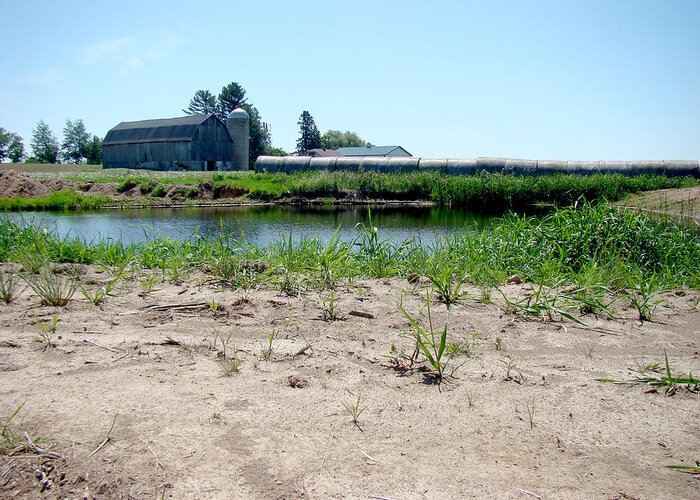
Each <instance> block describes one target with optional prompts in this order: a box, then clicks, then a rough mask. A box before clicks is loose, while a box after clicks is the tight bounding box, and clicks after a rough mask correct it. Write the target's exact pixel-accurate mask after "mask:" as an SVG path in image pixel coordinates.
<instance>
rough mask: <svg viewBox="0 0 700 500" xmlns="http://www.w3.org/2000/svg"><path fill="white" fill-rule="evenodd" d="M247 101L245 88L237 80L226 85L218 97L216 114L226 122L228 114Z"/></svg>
mask: <svg viewBox="0 0 700 500" xmlns="http://www.w3.org/2000/svg"><path fill="white" fill-rule="evenodd" d="M245 102H246V97H245V89H244V88H243V87H241V86H240V85H239V84H238V83H236V82H231V83H229V84H228V85H225V86H224V87H223V88H222V89H221V92H219V96H218V97H217V99H216V116H218V117H219V118H220V119H221V121H222V122H226V118H228V115H229V114H230V113H231V111H233V110H234V109H236V108H240V107H241V106H242V105H243V104H245Z"/></svg>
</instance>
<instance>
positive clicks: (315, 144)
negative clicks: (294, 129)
mask: <svg viewBox="0 0 700 500" xmlns="http://www.w3.org/2000/svg"><path fill="white" fill-rule="evenodd" d="M297 125H299V139H297V149H296V153H297V154H298V155H303V154H306V153H308V152H309V151H310V150H312V149H315V148H320V147H321V134H320V132H319V131H318V128H316V123H315V122H314V118H313V116H311V113H309V112H308V111H304V112H302V113H301V116H300V117H299V121H298V122H297Z"/></svg>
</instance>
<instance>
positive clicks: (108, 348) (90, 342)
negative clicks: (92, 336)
mask: <svg viewBox="0 0 700 500" xmlns="http://www.w3.org/2000/svg"><path fill="white" fill-rule="evenodd" d="M80 340H82V341H83V342H85V343H86V344H90V345H94V346H95V347H99V348H100V349H105V350H107V351H109V352H115V353H119V352H121V351H118V350H116V349H112V348H111V347H107V346H106V345H102V344H98V343H97V342H93V341H92V340H88V339H86V338H85V337H83V338H81V339H80Z"/></svg>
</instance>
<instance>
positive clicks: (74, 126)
mask: <svg viewBox="0 0 700 500" xmlns="http://www.w3.org/2000/svg"><path fill="white" fill-rule="evenodd" d="M89 141H90V135H89V134H88V133H87V131H86V130H85V124H84V123H83V120H81V119H78V120H75V121H71V119H70V118H69V119H67V120H66V126H65V127H63V144H61V157H62V158H63V161H64V162H66V163H75V164H78V163H81V162H82V161H83V158H85V157H86V156H87V145H88V142H89Z"/></svg>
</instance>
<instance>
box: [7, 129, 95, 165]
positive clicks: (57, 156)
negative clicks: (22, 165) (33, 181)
mask: <svg viewBox="0 0 700 500" xmlns="http://www.w3.org/2000/svg"><path fill="white" fill-rule="evenodd" d="M29 145H30V147H31V155H30V156H28V157H27V155H26V151H25V149H24V142H23V139H22V137H21V136H20V135H19V134H16V133H14V132H10V131H7V130H5V129H4V128H2V127H0V162H3V161H5V160H6V159H9V160H10V161H12V163H19V162H21V161H23V160H25V161H26V162H27V163H58V161H59V160H60V161H63V162H64V163H76V164H78V163H83V161H86V162H87V163H88V164H90V165H99V164H100V163H102V140H101V139H100V138H99V137H98V136H96V135H91V134H89V133H88V132H87V130H86V129H85V124H84V123H83V120H80V119H78V120H71V119H70V118H68V119H67V120H66V125H65V126H64V127H63V141H62V142H61V143H60V144H59V142H58V139H57V138H56V136H55V135H54V133H53V131H52V130H51V128H50V127H49V126H48V125H47V124H46V122H44V120H39V123H38V124H37V126H36V127H35V128H34V129H33V130H32V138H31V141H30V142H29Z"/></svg>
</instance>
